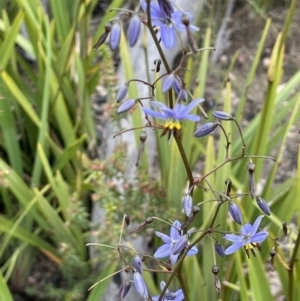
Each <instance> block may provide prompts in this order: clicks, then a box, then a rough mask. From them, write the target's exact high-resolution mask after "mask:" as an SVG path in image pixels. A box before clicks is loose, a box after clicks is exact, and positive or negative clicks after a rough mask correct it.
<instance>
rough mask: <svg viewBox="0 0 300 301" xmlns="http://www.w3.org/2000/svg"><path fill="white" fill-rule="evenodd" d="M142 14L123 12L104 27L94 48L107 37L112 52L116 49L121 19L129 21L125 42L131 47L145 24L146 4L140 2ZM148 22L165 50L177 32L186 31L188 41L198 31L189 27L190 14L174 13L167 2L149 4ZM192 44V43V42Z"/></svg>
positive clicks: (191, 20)
mask: <svg viewBox="0 0 300 301" xmlns="http://www.w3.org/2000/svg"><path fill="white" fill-rule="evenodd" d="M140 6H141V8H142V10H143V13H140V14H139V13H137V12H135V11H132V12H130V11H128V10H124V12H123V13H122V14H121V15H120V18H119V19H114V20H112V21H111V22H109V23H108V24H107V25H106V26H105V32H104V33H103V34H102V35H101V36H100V38H99V40H98V42H97V43H96V44H95V46H94V47H95V48H98V47H100V46H101V45H102V44H103V43H104V42H105V41H106V40H107V38H108V37H109V45H110V47H111V49H112V50H115V49H117V47H118V46H119V44H120V40H121V34H122V22H121V17H127V19H129V24H128V30H127V40H128V43H129V46H130V47H133V46H134V45H135V44H136V43H137V41H138V39H139V37H140V33H141V27H142V23H145V24H147V17H148V16H147V2H146V1H140ZM150 20H151V24H152V26H154V27H155V28H157V29H158V30H159V33H160V38H159V39H160V40H161V41H162V44H163V45H164V47H165V48H167V49H171V48H173V47H174V46H175V44H176V40H177V37H178V34H179V32H181V31H187V33H188V38H189V40H190V39H191V37H190V36H191V35H190V32H195V31H199V28H198V27H196V26H194V25H191V23H192V22H193V20H194V16H193V14H192V13H190V12H185V11H178V10H177V11H176V9H175V7H174V5H173V3H172V2H171V1H169V0H159V1H158V3H155V2H152V1H151V3H150ZM193 42H194V41H193Z"/></svg>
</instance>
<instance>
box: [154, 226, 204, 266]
mask: <svg viewBox="0 0 300 301" xmlns="http://www.w3.org/2000/svg"><path fill="white" fill-rule="evenodd" d="M180 229H181V223H180V222H179V221H177V220H176V221H174V223H173V224H172V227H171V230H170V236H168V235H166V234H164V233H161V232H158V231H155V234H156V235H157V236H158V237H160V238H161V239H162V240H163V241H164V243H165V244H164V245H162V246H160V247H159V248H158V249H157V250H156V252H155V253H154V257H155V258H165V257H169V258H170V262H171V265H174V264H175V263H176V261H177V258H178V256H179V253H176V254H175V255H174V254H173V253H174V247H176V248H177V247H178V243H179V242H180V243H181V242H182V241H185V237H184V236H183V233H182V231H181V230H180ZM186 243H187V241H186ZM186 245H187V244H185V246H184V247H186ZM175 251H177V250H175ZM197 253H198V249H197V247H195V246H194V247H192V248H191V249H190V250H189V251H188V253H187V256H192V255H195V254H197Z"/></svg>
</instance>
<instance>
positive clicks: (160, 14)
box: [141, 1, 199, 49]
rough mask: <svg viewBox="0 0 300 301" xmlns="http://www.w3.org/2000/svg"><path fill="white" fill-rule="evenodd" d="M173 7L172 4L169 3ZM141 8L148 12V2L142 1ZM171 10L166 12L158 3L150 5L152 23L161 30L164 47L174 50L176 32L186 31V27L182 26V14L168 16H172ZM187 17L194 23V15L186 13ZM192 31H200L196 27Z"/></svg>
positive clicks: (191, 27) (174, 13)
mask: <svg viewBox="0 0 300 301" xmlns="http://www.w3.org/2000/svg"><path fill="white" fill-rule="evenodd" d="M169 4H170V6H172V4H171V3H169ZM141 6H142V8H143V10H144V11H147V2H145V1H142V2H141ZM172 7H173V6H172ZM170 13H171V10H170V8H169V9H168V12H167V13H166V10H165V9H163V8H162V6H160V5H158V4H157V3H154V2H151V4H150V15H151V22H152V25H154V26H158V27H159V28H160V36H161V40H162V43H163V45H164V46H165V47H166V48H169V49H170V48H173V47H174V45H175V43H176V35H177V32H176V31H184V30H186V28H185V26H184V25H183V24H182V21H181V17H182V15H183V13H182V12H180V11H176V12H172V13H171V17H169V16H168V15H167V14H170ZM184 14H185V15H187V16H188V18H189V19H190V21H191V22H192V21H193V15H192V14H191V13H188V12H185V13H184ZM190 29H191V30H192V31H197V30H199V28H198V27H196V26H192V25H191V26H190Z"/></svg>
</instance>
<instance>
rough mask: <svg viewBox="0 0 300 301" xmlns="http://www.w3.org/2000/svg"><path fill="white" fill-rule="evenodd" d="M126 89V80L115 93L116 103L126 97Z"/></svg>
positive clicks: (127, 86)
mask: <svg viewBox="0 0 300 301" xmlns="http://www.w3.org/2000/svg"><path fill="white" fill-rule="evenodd" d="M128 90H129V84H128V82H126V83H124V84H123V85H122V86H121V87H120V89H119V91H118V93H117V102H118V103H119V102H121V101H122V100H123V99H124V98H125V97H126V95H127V93H128Z"/></svg>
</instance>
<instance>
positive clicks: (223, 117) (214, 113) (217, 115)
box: [212, 111, 233, 121]
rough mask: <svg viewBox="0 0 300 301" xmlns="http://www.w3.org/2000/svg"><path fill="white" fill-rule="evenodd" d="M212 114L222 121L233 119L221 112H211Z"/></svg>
mask: <svg viewBox="0 0 300 301" xmlns="http://www.w3.org/2000/svg"><path fill="white" fill-rule="evenodd" d="M212 114H213V116H215V117H216V118H218V119H221V120H224V121H227V120H232V119H233V117H232V116H231V115H230V114H228V113H226V112H223V111H214V112H212Z"/></svg>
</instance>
